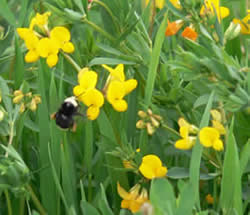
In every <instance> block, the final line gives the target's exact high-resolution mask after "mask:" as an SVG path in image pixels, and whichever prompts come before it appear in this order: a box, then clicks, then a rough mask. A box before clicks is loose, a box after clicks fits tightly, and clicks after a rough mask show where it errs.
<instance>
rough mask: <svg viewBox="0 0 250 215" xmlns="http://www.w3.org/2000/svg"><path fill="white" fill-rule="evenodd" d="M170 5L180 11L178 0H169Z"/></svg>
mask: <svg viewBox="0 0 250 215" xmlns="http://www.w3.org/2000/svg"><path fill="white" fill-rule="evenodd" d="M169 1H170V2H171V3H172V5H173V6H174V7H175V8H177V9H181V4H180V1H179V0H169Z"/></svg>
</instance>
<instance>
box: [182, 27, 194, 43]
mask: <svg viewBox="0 0 250 215" xmlns="http://www.w3.org/2000/svg"><path fill="white" fill-rule="evenodd" d="M181 36H183V37H184V38H187V39H190V40H193V41H195V40H196V39H197V37H198V34H197V32H196V31H195V30H194V28H193V27H191V26H189V27H186V28H185V29H184V30H183V32H182V33H181Z"/></svg>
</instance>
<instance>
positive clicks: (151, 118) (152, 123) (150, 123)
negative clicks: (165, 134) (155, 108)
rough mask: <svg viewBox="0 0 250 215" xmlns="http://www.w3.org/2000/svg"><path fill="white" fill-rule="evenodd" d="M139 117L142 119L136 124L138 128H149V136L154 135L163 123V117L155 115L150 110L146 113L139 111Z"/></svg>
mask: <svg viewBox="0 0 250 215" xmlns="http://www.w3.org/2000/svg"><path fill="white" fill-rule="evenodd" d="M138 116H139V117H140V118H141V119H140V120H139V121H138V122H137V123H136V128H138V129H144V128H147V132H148V134H149V135H153V133H154V132H155V130H156V128H158V127H159V126H160V123H161V121H162V117H161V116H160V115H157V114H153V112H152V110H151V109H148V110H147V112H144V111H142V110H140V111H138Z"/></svg>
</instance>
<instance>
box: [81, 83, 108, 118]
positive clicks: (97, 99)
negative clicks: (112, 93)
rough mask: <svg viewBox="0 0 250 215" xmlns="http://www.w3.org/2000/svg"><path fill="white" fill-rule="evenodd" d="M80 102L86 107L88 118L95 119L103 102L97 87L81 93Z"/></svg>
mask: <svg viewBox="0 0 250 215" xmlns="http://www.w3.org/2000/svg"><path fill="white" fill-rule="evenodd" d="M81 98H82V100H81V101H82V102H83V103H84V104H85V105H86V106H87V107H88V110H87V117H88V119H90V120H95V119H96V118H97V117H98V116H99V113H100V108H101V107H102V106H103V104H104V97H103V95H102V93H101V92H100V91H99V90H97V89H95V88H94V89H90V90H88V91H87V92H86V93H85V94H83V96H82V97H81Z"/></svg>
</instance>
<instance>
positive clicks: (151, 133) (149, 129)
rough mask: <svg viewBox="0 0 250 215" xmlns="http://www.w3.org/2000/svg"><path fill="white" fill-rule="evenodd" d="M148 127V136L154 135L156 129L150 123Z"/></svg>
mask: <svg viewBox="0 0 250 215" xmlns="http://www.w3.org/2000/svg"><path fill="white" fill-rule="evenodd" d="M146 126H147V132H148V134H149V135H153V133H154V132H155V128H154V127H153V126H152V124H151V123H149V122H148V123H147V125H146Z"/></svg>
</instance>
